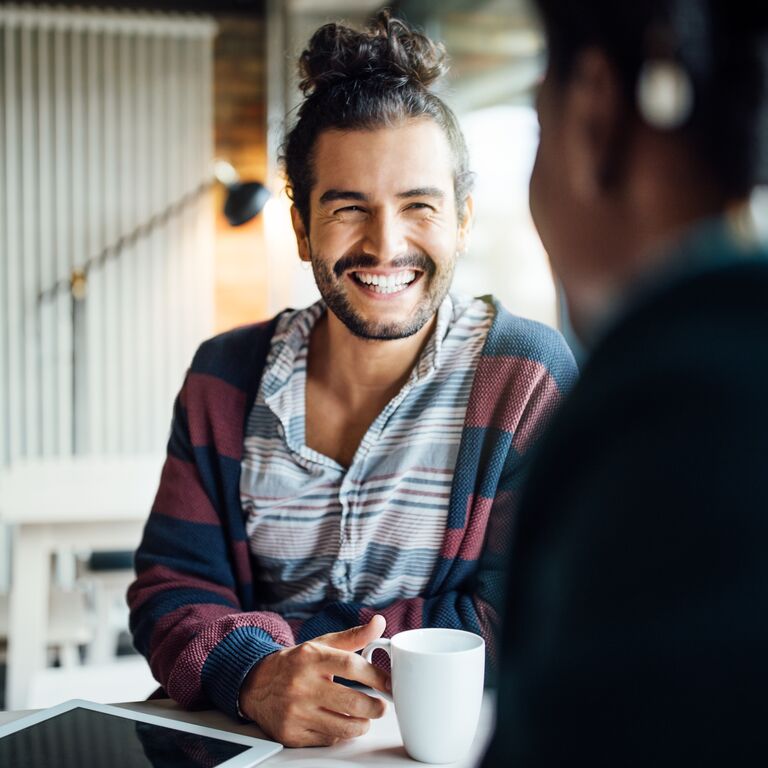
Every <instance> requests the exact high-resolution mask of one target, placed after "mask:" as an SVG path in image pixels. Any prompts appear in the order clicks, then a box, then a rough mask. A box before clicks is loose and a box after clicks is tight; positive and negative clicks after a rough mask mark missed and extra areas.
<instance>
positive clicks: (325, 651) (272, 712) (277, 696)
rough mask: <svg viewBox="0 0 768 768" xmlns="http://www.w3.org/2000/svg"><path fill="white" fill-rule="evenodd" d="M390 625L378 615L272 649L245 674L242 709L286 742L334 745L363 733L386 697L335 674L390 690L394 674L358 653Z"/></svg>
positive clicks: (382, 709)
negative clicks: (349, 684)
mask: <svg viewBox="0 0 768 768" xmlns="http://www.w3.org/2000/svg"><path fill="white" fill-rule="evenodd" d="M385 627H386V620H385V619H384V617H383V616H374V617H373V618H372V619H371V620H370V621H369V622H368V624H365V625H364V626H361V627H354V628H353V629H348V630H346V631H344V632H334V633H332V634H328V635H322V636H321V637H318V638H315V639H314V640H310V641H308V642H306V643H301V644H300V645H295V646H293V647H292V648H286V649H285V650H284V651H276V652H275V653H273V654H270V655H269V656H267V657H266V658H265V659H264V660H263V661H260V662H259V663H258V664H257V665H256V666H255V667H254V668H253V669H252V670H251V671H250V672H249V673H248V676H247V677H246V678H245V682H244V683H243V686H242V688H241V689H240V711H241V712H242V713H243V714H244V715H245V716H246V717H249V718H251V720H253V721H254V722H255V723H256V724H257V725H258V726H259V727H260V728H261V729H262V730H263V731H264V732H265V733H266V734H267V736H269V737H270V738H273V739H275V740H277V741H279V742H280V743H282V744H284V745H285V746H286V747H310V746H328V745H330V744H335V743H336V742H337V741H340V740H342V739H351V738H354V737H355V736H360V735H361V734H363V733H365V732H366V731H367V730H368V728H369V726H370V721H371V720H372V719H374V718H379V717H381V716H382V715H383V714H384V712H385V710H386V706H387V705H386V702H385V701H383V700H382V699H379V698H377V697H375V696H369V695H368V694H366V693H363V692H362V691H356V690H354V689H353V688H349V687H347V686H344V685H341V684H340V683H335V682H334V681H333V678H334V677H343V678H344V679H346V680H352V681H355V682H358V683H361V684H363V685H367V686H369V687H370V688H375V689H376V690H379V691H388V690H389V689H390V684H389V675H387V673H386V672H383V671H382V670H380V669H378V668H377V667H374V666H373V665H372V664H369V663H368V662H367V661H365V660H364V659H363V658H362V657H361V656H359V655H358V654H357V653H355V651H359V650H361V649H362V648H364V647H365V646H366V645H367V644H368V643H370V642H372V641H373V640H376V639H378V638H379V637H381V635H382V633H383V632H384V628H385Z"/></svg>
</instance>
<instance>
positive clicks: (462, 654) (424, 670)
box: [363, 628, 485, 763]
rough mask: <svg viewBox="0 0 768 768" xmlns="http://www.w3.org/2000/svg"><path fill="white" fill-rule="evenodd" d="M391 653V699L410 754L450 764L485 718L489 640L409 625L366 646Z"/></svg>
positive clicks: (466, 748)
mask: <svg viewBox="0 0 768 768" xmlns="http://www.w3.org/2000/svg"><path fill="white" fill-rule="evenodd" d="M377 648H380V649H381V650H383V651H385V652H386V653H387V654H389V658H390V662H391V668H392V701H393V703H394V705H395V713H396V715H397V722H398V725H399V726H400V734H401V736H402V737H403V745H404V746H405V749H406V752H408V754H409V755H410V756H411V757H412V758H414V760H419V761H420V762H423V763H451V762H454V761H456V760H459V759H460V758H462V757H463V756H464V755H466V753H467V752H468V751H469V748H470V747H471V746H472V741H473V739H474V737H475V731H476V730H477V723H478V720H479V718H480V707H481V705H482V700H483V682H484V675H485V642H484V640H483V638H482V637H480V636H479V635H475V634H473V633H472V632H465V631H463V630H460V629H442V628H426V629H410V630H407V631H406V632H398V633H397V634H396V635H395V636H394V637H393V638H392V639H391V640H388V639H386V638H381V639H380V640H376V641H375V642H373V643H369V644H368V645H366V646H365V648H364V649H363V658H364V659H366V660H367V661H371V656H372V655H373V652H374V651H375V650H376V649H377Z"/></svg>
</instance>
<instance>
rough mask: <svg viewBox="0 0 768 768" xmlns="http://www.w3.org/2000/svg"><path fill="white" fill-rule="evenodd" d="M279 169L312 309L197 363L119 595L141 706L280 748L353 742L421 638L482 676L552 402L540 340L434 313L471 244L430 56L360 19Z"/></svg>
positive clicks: (328, 60) (238, 333)
mask: <svg viewBox="0 0 768 768" xmlns="http://www.w3.org/2000/svg"><path fill="white" fill-rule="evenodd" d="M301 69H302V72H303V75H304V79H303V81H302V83H301V87H302V89H303V91H304V94H305V99H304V101H303V103H302V105H301V108H300V110H299V113H298V119H297V122H296V124H295V126H294V127H293V129H292V130H291V132H290V134H289V136H288V139H287V142H286V145H285V158H284V160H285V168H286V175H287V177H288V181H289V186H290V191H291V194H292V198H293V202H294V206H293V210H292V216H293V225H294V229H295V232H296V238H297V243H298V249H299V254H300V257H301V258H302V259H303V260H305V261H307V262H308V263H310V264H311V265H312V269H313V272H314V275H315V279H316V282H317V286H318V288H319V290H320V294H321V296H322V299H321V300H320V301H319V302H317V303H316V304H315V305H313V306H310V307H308V308H305V309H301V310H298V311H295V310H286V311H285V312H283V313H281V314H280V315H278V316H277V317H276V318H274V319H273V320H272V321H270V322H268V323H263V324H259V325H255V326H249V327H246V328H241V329H238V330H235V331H231V332H229V333H226V334H223V335H222V336H219V337H216V338H215V339H212V340H210V341H208V342H206V343H205V344H203V346H202V347H201V348H200V350H199V351H198V353H197V355H196V356H195V359H194V360H193V362H192V365H191V368H190V370H189V372H188V374H187V377H186V380H185V382H184V386H183V388H182V391H181V393H180V395H179V398H178V401H177V405H176V409H175V413H174V422H173V429H172V434H171V439H170V442H169V446H168V458H167V461H166V464H165V467H164V469H163V474H162V478H161V483H160V488H159V491H158V494H157V498H156V500H155V504H154V506H153V509H152V513H151V515H150V518H149V521H148V523H147V527H146V530H145V534H144V538H143V541H142V544H141V546H140V548H139V551H138V553H137V557H136V568H137V579H136V581H135V583H134V584H133V586H132V587H131V589H130V592H129V602H130V605H131V626H132V630H133V633H134V639H135V642H136V645H137V647H138V648H139V650H140V651H141V652H142V653H144V654H145V655H146V656H147V658H148V660H149V662H150V664H151V666H152V670H153V672H154V674H155V675H156V677H157V679H158V680H159V681H160V682H161V683H162V685H163V687H164V688H165V690H166V692H167V693H168V694H169V695H171V696H172V697H174V698H175V699H176V700H177V701H179V702H180V703H181V704H183V705H184V706H205V705H211V704H212V705H214V706H217V707H219V708H221V709H223V710H224V711H226V712H229V713H231V714H238V715H240V716H241V717H244V718H246V719H250V720H253V721H255V722H256V723H257V724H258V725H259V726H260V727H261V728H262V729H263V730H264V731H265V732H266V733H267V734H268V735H270V736H272V737H274V738H277V739H278V740H280V741H282V742H283V743H285V744H287V745H290V746H299V745H318V744H330V743H334V742H335V741H338V740H339V739H344V738H350V737H354V736H356V735H359V734H361V733H363V732H365V730H367V728H368V726H369V723H370V720H371V719H372V718H376V717H379V716H381V714H382V713H383V710H384V706H385V705H384V703H383V701H382V700H381V699H380V698H377V697H374V696H370V695H368V694H367V693H365V692H364V691H362V690H359V689H355V688H353V687H350V686H348V685H342V684H340V683H339V682H337V681H336V678H342V679H343V680H346V681H352V682H356V683H360V684H362V685H365V686H370V687H372V688H376V689H379V690H386V689H387V687H388V684H389V678H388V674H387V672H386V670H385V669H383V668H380V667H377V666H375V665H371V664H368V663H367V662H365V661H364V660H363V659H362V658H361V657H360V656H359V655H358V654H357V653H356V651H358V650H360V649H361V648H362V647H363V646H364V645H365V644H367V643H368V642H370V641H371V640H374V639H375V638H377V637H379V636H380V635H381V634H382V633H386V634H387V635H392V634H394V633H396V632H399V631H401V630H405V629H410V628H416V627H421V626H444V627H457V628H463V629H466V630H469V631H472V632H476V633H479V634H481V635H483V636H484V637H485V639H486V641H487V644H488V649H489V664H490V668H491V669H493V665H494V659H495V653H494V630H495V627H496V625H497V622H498V617H497V608H498V605H499V603H500V601H501V598H502V594H501V585H502V583H503V580H504V565H505V563H504V559H503V555H502V553H503V552H504V548H505V543H506V539H507V533H508V531H509V528H510V524H511V518H512V514H513V510H514V506H515V498H516V494H517V491H518V488H519V487H520V483H521V479H522V476H523V474H524V467H525V463H526V457H527V455H528V453H529V451H530V448H531V446H532V445H533V443H534V442H535V440H536V438H537V436H538V435H539V433H540V432H541V430H542V428H543V426H544V425H545V423H546V422H547V420H548V419H549V417H550V415H551V414H552V412H553V410H554V408H555V407H556V405H557V403H558V402H559V400H560V399H561V396H562V394H563V393H564V390H566V389H567V388H568V387H569V385H570V384H571V383H572V381H573V378H574V376H575V367H574V363H573V359H572V357H571V355H570V352H569V351H568V349H567V347H566V345H565V343H564V342H563V340H562V338H561V337H560V336H559V334H557V333H556V332H555V331H553V330H551V329H548V328H546V327H544V326H541V325H539V324H536V323H533V322H531V321H527V320H522V319H520V318H517V317H514V316H512V315H510V314H509V313H507V312H506V311H505V310H503V309H502V308H501V307H500V306H499V305H498V303H497V302H495V301H493V300H492V299H468V298H463V297H459V296H455V295H451V294H450V293H449V289H450V286H451V281H452V277H453V272H454V267H455V264H456V259H457V257H458V255H459V254H460V253H461V252H462V251H463V250H464V249H465V247H466V242H467V234H468V230H469V226H470V221H471V213H472V202H471V198H470V196H469V191H470V190H469V187H470V181H471V174H470V173H469V171H468V161H467V151H466V146H465V143H464V139H463V136H462V134H461V131H460V129H459V127H458V124H457V122H456V119H455V117H454V115H453V114H452V113H451V111H450V110H449V109H448V107H447V106H446V105H445V104H444V103H443V102H442V101H441V100H440V99H439V98H438V97H437V96H436V95H435V94H433V93H432V92H431V91H430V88H429V87H430V85H431V84H432V82H433V81H435V80H436V78H437V77H439V75H441V74H442V72H443V71H444V69H445V65H444V55H443V51H442V48H441V47H439V46H436V45H435V44H434V43H432V42H431V41H430V40H428V39H427V38H426V37H424V36H422V35H420V34H417V33H415V32H413V31H411V30H410V29H408V27H406V26H405V25H404V24H403V23H402V22H400V21H397V20H394V19H391V18H389V16H388V15H387V14H382V15H380V16H379V17H378V18H377V20H376V21H375V22H374V23H373V25H372V26H371V27H370V28H369V29H368V30H366V31H364V32H358V31H355V30H352V29H350V28H348V27H344V26H339V25H335V24H330V25H326V26H324V27H322V28H321V29H319V30H318V31H317V32H316V33H315V35H314V36H313V38H312V40H311V41H310V44H309V47H308V49H307V50H306V51H305V52H304V53H303V54H302V57H301Z"/></svg>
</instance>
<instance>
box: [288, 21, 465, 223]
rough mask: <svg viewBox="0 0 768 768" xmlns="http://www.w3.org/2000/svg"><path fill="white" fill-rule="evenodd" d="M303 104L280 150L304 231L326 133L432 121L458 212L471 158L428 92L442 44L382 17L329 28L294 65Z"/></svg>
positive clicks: (451, 119)
mask: <svg viewBox="0 0 768 768" xmlns="http://www.w3.org/2000/svg"><path fill="white" fill-rule="evenodd" d="M299 70H300V74H301V77H302V79H301V82H300V84H299V85H300V88H301V90H302V92H303V93H304V97H305V98H304V101H303V102H302V104H301V106H300V107H299V110H298V118H297V121H296V123H295V125H294V126H293V128H292V129H291V130H290V131H289V133H288V135H287V138H286V142H285V145H284V148H283V151H284V154H283V162H284V165H285V171H286V175H287V178H288V190H289V194H290V195H291V198H292V200H293V202H294V205H295V206H296V208H297V209H298V211H299V213H300V214H301V218H302V220H303V222H304V224H305V226H306V227H309V203H310V193H311V191H312V187H313V184H314V175H313V151H314V148H315V145H316V143H317V138H318V136H319V135H320V134H321V133H323V132H324V131H329V130H340V131H356V130H373V129H378V128H382V127H387V126H398V125H400V124H402V123H403V122H404V121H407V120H414V119H420V118H423V119H431V120H433V121H434V122H435V123H436V124H437V125H438V126H440V127H441V128H442V129H443V131H444V132H445V135H446V138H447V140H448V143H449V146H450V148H451V152H452V154H453V159H454V187H455V194H456V203H457V210H458V211H462V210H463V209H464V205H463V204H464V202H465V200H466V198H467V195H468V194H469V191H470V186H471V174H470V172H469V169H468V163H469V160H468V153H467V148H466V143H465V140H464V137H463V135H462V133H461V129H460V128H459V125H458V121H457V120H456V117H455V115H454V114H453V112H452V111H451V109H450V108H449V107H448V106H447V105H446V104H445V102H444V101H443V100H442V99H441V98H440V97H439V96H437V95H436V94H435V93H433V92H432V91H431V90H430V87H431V86H432V85H433V84H434V83H435V82H436V81H437V80H438V79H439V78H440V77H441V76H442V75H443V74H444V73H445V72H446V70H447V64H446V55H445V51H444V49H443V47H442V45H441V44H438V43H434V42H433V41H431V40H430V39H429V38H427V37H426V36H425V35H423V34H421V33H419V32H417V31H414V30H413V29H411V28H410V27H408V25H407V24H405V22H403V21H401V20H399V19H396V18H392V17H391V16H390V14H389V13H388V12H386V11H382V12H380V13H379V14H378V15H377V16H376V18H375V19H374V20H373V21H372V22H371V24H370V26H369V27H368V28H367V29H365V30H362V31H359V30H356V29H353V28H351V27H348V26H344V25H342V24H326V25H324V26H322V27H320V29H318V30H317V32H315V34H314V35H313V36H312V39H311V40H310V41H309V45H308V47H307V49H306V50H305V51H304V52H303V53H302V54H301V57H300V59H299Z"/></svg>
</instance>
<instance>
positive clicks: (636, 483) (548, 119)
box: [483, 0, 768, 768]
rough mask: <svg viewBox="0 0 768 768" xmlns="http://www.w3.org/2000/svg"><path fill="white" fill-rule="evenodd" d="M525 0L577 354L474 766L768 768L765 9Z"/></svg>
mask: <svg viewBox="0 0 768 768" xmlns="http://www.w3.org/2000/svg"><path fill="white" fill-rule="evenodd" d="M536 5H537V6H538V9H539V11H540V12H541V17H542V19H543V22H544V27H545V30H546V35H547V39H548V42H549V64H548V69H547V73H546V77H545V79H544V82H543V84H542V85H541V89H540V92H539V95H538V102H537V107H538V112H539V120H540V124H541V142H540V146H539V151H538V156H537V159H536V163H535V167H534V171H533V175H532V178H531V210H532V213H533V216H534V220H535V223H536V226H537V227H538V229H539V232H540V234H541V237H542V240H543V242H544V244H545V247H546V249H547V251H548V253H549V256H550V259H551V262H552V265H553V267H554V269H555V271H556V272H557V274H558V276H559V278H560V279H561V281H562V285H563V287H564V291H565V295H566V297H567V301H568V304H569V305H570V313H571V317H572V320H573V325H574V328H575V329H576V330H577V332H578V333H579V335H580V337H581V339H582V340H583V341H584V342H585V343H586V345H587V347H588V348H589V349H590V353H589V357H588V360H587V362H586V364H585V366H584V367H583V369H582V372H581V378H580V381H579V383H578V384H577V385H576V387H575V388H574V390H573V391H572V393H571V394H570V396H569V397H568V398H567V400H566V402H565V403H564V405H563V407H562V409H561V410H560V411H559V412H558V414H557V416H556V417H555V419H554V420H553V422H552V423H551V425H550V429H549V430H548V431H547V434H546V435H545V437H544V438H543V439H542V441H541V443H540V445H539V450H537V455H536V457H535V460H534V461H533V462H532V465H531V471H530V475H529V478H528V482H527V484H526V487H525V489H524V491H523V494H522V498H521V502H520V507H519V510H518V518H517V522H516V525H515V527H514V529H513V535H512V541H513V543H512V547H511V551H510V554H509V563H510V572H509V580H508V592H507V598H506V611H505V617H504V630H503V633H502V634H503V639H502V649H501V652H500V663H501V678H500V683H499V700H498V725H497V729H496V734H495V737H494V739H493V742H492V745H491V747H490V750H489V752H488V754H487V756H486V759H485V761H484V763H483V765H484V766H485V767H486V768H490V767H491V766H515V767H516V768H524V767H525V766H565V765H592V766H630V765H631V766H634V765H637V766H659V765H677V766H680V765H691V766H694V765H695V766H701V765H718V766H726V765H727V766H733V765H745V764H750V765H758V764H760V765H764V764H766V762H767V761H768V729H767V728H766V720H767V719H768V703H767V702H768V660H767V659H766V649H767V648H768V620H767V619H766V607H767V606H768V556H767V555H766V553H767V552H768V400H767V399H766V393H767V392H768V256H767V254H766V251H765V249H764V244H761V238H760V237H759V235H758V228H757V227H756V225H755V224H756V222H755V219H754V217H753V216H752V215H751V213H750V207H749V204H748V201H749V197H750V193H751V192H752V190H753V187H754V186H755V184H756V183H759V182H761V181H763V180H764V179H765V171H766V160H767V159H768V156H767V154H766V151H767V150H768V146H766V145H767V143H768V135H767V134H768V120H767V118H768V113H767V110H768V93H767V91H766V82H767V81H768V14H767V12H766V8H767V6H766V4H765V3H760V4H757V3H747V2H743V0H728V2H703V1H701V2H699V1H696V0H689V1H687V2H671V1H666V0H665V1H661V0H660V1H658V2H635V3H618V2H615V0H579V2H567V1H565V0H538V2H537V3H536Z"/></svg>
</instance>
